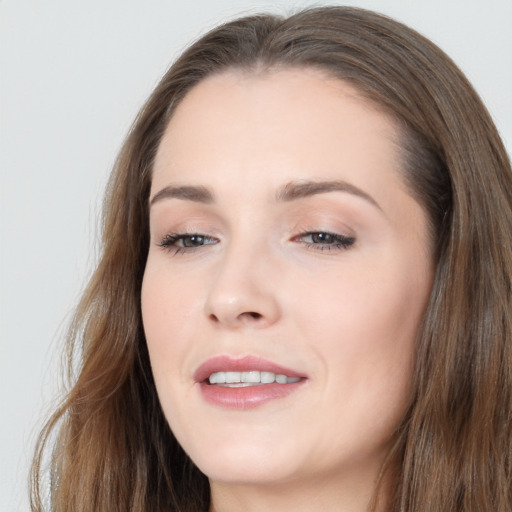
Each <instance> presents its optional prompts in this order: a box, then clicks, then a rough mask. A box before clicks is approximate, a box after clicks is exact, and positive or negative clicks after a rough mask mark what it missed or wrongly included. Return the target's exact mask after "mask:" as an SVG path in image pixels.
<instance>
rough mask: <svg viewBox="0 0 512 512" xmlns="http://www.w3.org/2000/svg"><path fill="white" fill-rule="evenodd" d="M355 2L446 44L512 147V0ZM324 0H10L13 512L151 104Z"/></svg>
mask: <svg viewBox="0 0 512 512" xmlns="http://www.w3.org/2000/svg"><path fill="white" fill-rule="evenodd" d="M317 3H319V4H321V3H324V2H317ZM330 3H339V2H330ZM344 3H345V4H348V5H357V6H360V7H367V8H370V9H375V10H378V11H381V12H384V13H386V14H389V15H391V16H394V17H396V18H397V19H399V20H401V21H404V22H406V23H407V24H409V25H411V26H412V27H414V28H416V29H417V30H419V31H420V32H422V33H423V34H425V35H426V36H428V37H430V38H431V39H432V40H434V41H435V42H436V43H437V44H439V45H440V46H441V47H442V48H443V49H444V50H445V51H446V52H447V53H448V54H449V55H451V56H452V57H453V59H454V60H455V61H456V62H457V63H458V64H459V66H460V67H461V68H462V69H463V71H465V72H466V74H467V75H468V77H469V79H470V80H471V81H472V82H473V84H474V85H475V87H476V89H477V90H478V91H479V93H480V94H481V96H482V97H483V98H484V101H485V102H486V103H487V105H488V107H489V109H490V111H491V113H492V115H493V117H494V119H495V121H496V123H497V125H498V128H499V129H500V131H501V133H502V136H503V138H504V139H505V141H506V144H507V146H508V148H509V151H510V148H512V94H511V91H512V0H488V1H486V2H484V1H483V0H408V1H405V0H380V1H379V0H373V1H372V0H367V1H365V0H361V1H347V2H344ZM311 4H312V2H308V1H300V2H298V1H292V0H289V1H287V0H281V1H277V2H269V1H263V0H261V1H259V0H239V1H236V0H188V1H181V0H180V1H178V0H168V1H164V0H146V1H143V0H139V1H137V0H132V1H129V0H88V1H87V2H71V1H69V0H68V1H66V0H60V1H59V0H45V1H36V0H0V94H1V96H0V109H1V110H0V172H1V189H0V190H1V192H0V194H1V196H0V208H1V210H0V213H1V215H0V222H1V226H0V227H1V232H0V251H1V253H0V258H1V274H0V279H1V281H0V292H1V303H0V314H1V322H0V323H1V337H0V394H1V409H0V410H1V413H0V461H1V463H0V466H1V472H0V510H2V511H5V512H10V511H27V510H28V499H27V473H28V467H29V460H30V457H31V454H32V450H33V444H34V439H35V437H36V434H37V432H38V430H39V429H40V427H41V424H42V419H43V418H44V417H45V415H46V411H47V410H48V409H49V408H50V406H51V402H52V400H53V399H54V395H55V392H56V390H57V383H58V378H57V371H58V367H59V358H58V351H59V347H60V345H61V342H62V332H63V329H64V326H65V325H66V322H67V321H68V319H69V315H70V312H71V310H72V308H73V305H74V304H75V303H76V300H77V297H78V296H79V293H80V290H81V289H82V288H83V285H84V282H85V279H86V277H87V275H88V274H89V273H90V271H91V268H92V266H93V263H94V258H95V252H94V250H93V247H94V239H95V235H96V226H97V217H98V213H99V210H100V205H101V195H102V190H103V187H104V183H105V180H106V177H107V175H108V172H109V169H110V168H111V166H112V163H113V161H114V158H115V155H116V153H117V150H118V148H119V146H120V144H121V142H122V139H123V137H124V135H125V134H126V131H127V129H128V127H129V125H130V123H131V121H132V119H133V117H134V116H135V114H136V112H137V110H138V108H139V107H140V106H141V104H142V102H143V101H144V99H145V98H146V96H147V95H148V94H149V92H150V91H151V89H152V88H153V86H154V85H155V84H156V82H157V80H158V79H159V77H160V76H161V75H162V74H163V72H164V71H165V69H166V68H167V66H168V64H169V63H170V61H171V60H172V59H173V58H174V57H176V55H177V54H178V53H179V51H180V50H181V49H183V48H184V47H185V45H186V44H187V43H188V42H190V41H191V40H193V39H195V38H196V37H197V36H198V35H199V34H200V33H202V32H203V31H204V30H205V29H207V28H210V27H212V26H213V25H215V24H216V23H218V22H219V21H221V20H225V19H228V18H231V17H234V16H235V15H237V14H240V13H248V12H254V11H261V10H273V11H277V12H288V11H290V10H291V9H294V8H298V7H303V6H306V5H311Z"/></svg>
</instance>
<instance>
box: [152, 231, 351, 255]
mask: <svg viewBox="0 0 512 512" xmlns="http://www.w3.org/2000/svg"><path fill="white" fill-rule="evenodd" d="M195 237H197V238H198V239H202V240H203V241H206V243H201V244H198V245H190V246H186V245H177V244H178V243H180V242H181V243H186V242H184V241H185V240H187V239H188V241H191V240H192V239H193V238H195ZM307 237H311V238H312V240H314V238H315V237H316V238H317V239H318V237H321V238H322V237H323V238H324V239H327V240H330V242H331V243H329V242H327V241H324V242H321V241H317V242H314V241H312V242H306V241H305V240H303V239H305V238H307ZM301 240H302V242H301V243H303V244H304V245H305V246H306V247H307V248H310V249H313V250H315V251H333V250H334V251H336V250H338V251H340V250H347V249H349V248H350V247H351V246H353V245H354V243H355V241H356V239H355V237H352V236H345V235H340V234H337V233H330V232H329V231H304V232H303V233H301V234H299V235H297V236H295V237H294V238H293V241H301ZM218 241H219V240H218V239H216V238H213V237H210V236H208V235H204V234H201V233H169V234H167V235H165V236H164V237H163V238H162V240H161V241H160V242H159V243H158V245H159V246H160V247H162V248H163V249H165V250H166V251H168V252H171V253H172V254H173V255H177V254H183V253H187V252H191V251H195V250H197V249H201V248H202V247H204V246H205V245H215V244H216V243H218Z"/></svg>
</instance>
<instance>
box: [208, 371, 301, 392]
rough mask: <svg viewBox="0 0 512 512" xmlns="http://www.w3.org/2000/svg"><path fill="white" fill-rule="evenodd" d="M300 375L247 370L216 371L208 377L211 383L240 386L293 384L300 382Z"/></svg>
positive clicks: (233, 386)
mask: <svg viewBox="0 0 512 512" xmlns="http://www.w3.org/2000/svg"><path fill="white" fill-rule="evenodd" d="M299 381H300V377H288V376H287V375H284V374H282V373H278V374H275V373H273V372H262V371H258V370H249V371H245V372H215V373H212V374H211V375H210V376H209V377H208V383H209V384H217V385H219V386H224V387H231V388H236V387H238V388H240V387H248V386H260V385H262V384H273V383H274V382H276V383H277V384H293V383H295V382H299Z"/></svg>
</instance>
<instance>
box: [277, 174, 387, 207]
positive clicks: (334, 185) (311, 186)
mask: <svg viewBox="0 0 512 512" xmlns="http://www.w3.org/2000/svg"><path fill="white" fill-rule="evenodd" d="M328 192H347V193H348V194H352V195H355V196H357V197H360V198H361V199H364V200H366V201H368V202H369V203H371V204H372V205H373V206H375V207H377V208H378V209H379V210H381V211H382V208H381V207H380V205H379V203H377V201H375V199H374V198H373V197H372V196H371V195H369V194H367V193H366V192H365V191H364V190H361V189H360V188H359V187H356V186H355V185H352V184H351V183H347V182H346V181H343V180H334V181H300V182H292V183H288V184H286V185H285V186H284V187H282V188H281V189H279V190H278V192H277V194H276V198H277V200H278V201H295V200H297V199H303V198H306V197H311V196H314V195H317V194H326V193H328Z"/></svg>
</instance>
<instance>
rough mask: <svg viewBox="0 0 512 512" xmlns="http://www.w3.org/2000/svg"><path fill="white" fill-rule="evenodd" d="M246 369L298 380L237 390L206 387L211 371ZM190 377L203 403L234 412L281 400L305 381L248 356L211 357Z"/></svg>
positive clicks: (274, 364) (292, 373) (294, 372)
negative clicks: (199, 392) (233, 410)
mask: <svg viewBox="0 0 512 512" xmlns="http://www.w3.org/2000/svg"><path fill="white" fill-rule="evenodd" d="M250 370H256V371H262V372H272V373H275V374H283V375H286V376H287V377H298V378H299V379H300V380H299V381H298V382H294V383H290V384H277V383H273V384H259V385H255V386H248V387H240V388H230V387H222V386H216V385H210V384H209V382H208V377H209V376H210V375H211V374H212V373H215V372H221V371H239V372H242V371H250ZM193 378H194V380H195V381H196V384H197V385H198V386H199V389H200V391H201V395H202V397H203V398H204V399H205V400H206V401H207V402H209V403H211V404H213V405H217V406H220V407H226V408H229V409H238V410H246V409H252V408H255V407H258V406H261V405H263V404H265V403H267V402H270V401H272V400H278V399H282V398H285V397H287V396H289V395H290V394H291V393H293V392H294V391H296V390H297V389H299V388H300V387H302V386H303V385H304V383H305V382H306V380H307V376H306V375H304V374H303V373H300V372H298V371H295V370H293V369H291V368H286V367H284V366H281V365H278V364H276V363H274V362H272V361H268V360H266V359H263V358H261V357H257V356H251V355H250V356H244V357H239V358H234V357H231V356H216V357H212V358H211V359H208V360H206V361H205V362H204V363H203V364H201V365H200V366H199V367H198V368H197V370H196V371H195V372H194V375H193Z"/></svg>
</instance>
